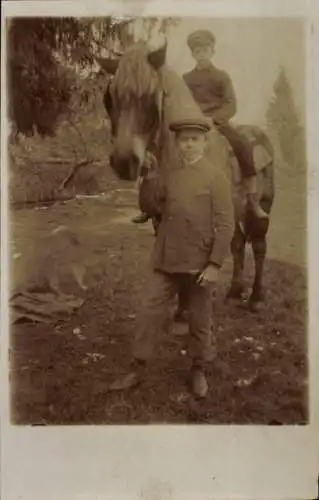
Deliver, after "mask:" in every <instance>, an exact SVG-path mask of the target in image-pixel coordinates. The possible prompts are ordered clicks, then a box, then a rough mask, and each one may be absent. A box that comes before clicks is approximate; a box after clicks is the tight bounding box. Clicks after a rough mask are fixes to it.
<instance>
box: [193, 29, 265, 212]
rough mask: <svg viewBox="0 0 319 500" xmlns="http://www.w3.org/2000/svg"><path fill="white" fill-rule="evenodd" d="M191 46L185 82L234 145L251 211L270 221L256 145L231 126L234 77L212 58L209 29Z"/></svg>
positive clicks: (199, 32)
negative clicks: (261, 194) (259, 185)
mask: <svg viewBox="0 0 319 500" xmlns="http://www.w3.org/2000/svg"><path fill="white" fill-rule="evenodd" d="M187 44H188V47H189V48H190V50H191V53H192V56H193V58H194V59H195V61H196V63H197V64H196V66H195V68H194V69H193V70H192V71H190V72H189V73H186V74H185V75H184V80H185V83H186V84H187V86H188V87H189V89H190V90H191V92H192V94H193V97H194V99H195V101H196V102H197V104H198V105H199V106H200V108H201V110H202V112H203V114H204V115H205V116H207V117H209V118H211V119H212V122H213V124H214V125H215V126H216V127H217V129H218V130H219V132H220V133H221V134H222V135H224V136H225V137H226V139H227V140H228V142H229V143H230V145H231V147H232V149H233V151H234V153H235V155H236V157H237V160H238V163H239V167H240V169H241V173H242V177H243V180H244V183H245V187H246V192H247V203H248V207H249V209H250V211H251V212H252V213H253V214H254V215H255V216H256V217H257V218H258V219H267V218H268V214H267V213H266V212H265V211H264V210H263V209H262V208H261V206H260V205H259V201H258V198H257V176H256V170H255V165H254V158H253V151H252V146H251V145H250V142H249V140H247V139H246V138H245V137H244V136H243V134H239V133H238V132H237V131H236V129H235V128H234V127H232V126H231V125H230V123H229V120H230V119H231V118H232V117H233V116H234V115H235V113H236V96H235V91H234V87H233V84H232V81H231V79H230V76H229V75H228V73H226V72H225V71H222V70H220V69H218V68H216V67H215V66H214V65H213V64H212V63H211V59H212V58H213V56H214V53H215V36H214V35H213V33H211V32H210V31H209V30H197V31H194V32H193V33H191V34H190V35H189V36H188V38H187Z"/></svg>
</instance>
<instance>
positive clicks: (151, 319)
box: [133, 271, 216, 366]
mask: <svg viewBox="0 0 319 500" xmlns="http://www.w3.org/2000/svg"><path fill="white" fill-rule="evenodd" d="M181 288H182V289H183V292H184V293H185V294H186V295H187V298H188V305H189V346H188V351H189V353H190V356H191V358H192V360H193V365H194V366H204V365H206V364H207V362H209V361H212V360H213V359H214V358H215V355H216V349H215V339H214V336H213V330H212V328H213V324H212V298H213V289H212V286H211V285H208V286H206V287H203V286H200V285H199V284H198V283H196V276H194V275H192V274H184V273H183V274H182V273H165V272H162V271H153V272H152V273H151V276H150V279H149V283H148V287H147V289H146V290H145V295H144V297H145V299H144V304H143V307H142V311H141V315H140V317H139V321H138V325H137V331H136V335H135V338H134V341H133V357H134V358H135V359H137V360H143V361H149V360H150V359H151V358H152V357H153V356H154V354H155V350H156V347H157V345H158V342H159V339H160V336H161V335H162V333H163V332H164V331H165V329H167V328H168V325H169V320H170V307H171V305H172V301H173V299H174V297H175V296H176V294H177V293H178V292H179V290H180V289H181Z"/></svg>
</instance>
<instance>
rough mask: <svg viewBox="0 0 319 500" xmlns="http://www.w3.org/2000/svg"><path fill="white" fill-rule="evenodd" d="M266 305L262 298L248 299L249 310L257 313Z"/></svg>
mask: <svg viewBox="0 0 319 500" xmlns="http://www.w3.org/2000/svg"><path fill="white" fill-rule="evenodd" d="M265 307H266V305H265V302H264V301H263V300H249V301H248V309H249V310H250V311H251V312H254V313H258V312H261V311H263V310H264V309H265Z"/></svg>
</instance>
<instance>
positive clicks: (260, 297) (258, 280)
mask: <svg viewBox="0 0 319 500" xmlns="http://www.w3.org/2000/svg"><path fill="white" fill-rule="evenodd" d="M252 248H253V252H254V259H255V279H254V284H253V289H252V293H251V295H250V297H249V307H250V309H251V310H253V311H257V310H258V309H259V308H260V306H261V304H262V303H263V301H264V293H263V286H262V285H263V284H262V280H263V272H264V263H265V257H266V252H267V242H266V237H265V236H264V237H263V238H261V239H252Z"/></svg>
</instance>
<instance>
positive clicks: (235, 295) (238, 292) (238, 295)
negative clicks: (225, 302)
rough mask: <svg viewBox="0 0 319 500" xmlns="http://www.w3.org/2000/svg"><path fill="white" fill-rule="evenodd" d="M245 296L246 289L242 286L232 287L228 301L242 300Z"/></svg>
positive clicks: (228, 294)
mask: <svg viewBox="0 0 319 500" xmlns="http://www.w3.org/2000/svg"><path fill="white" fill-rule="evenodd" d="M243 294H244V289H243V287H242V286H237V285H231V287H230V289H229V290H228V292H227V295H226V298H227V299H242V298H243Z"/></svg>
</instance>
